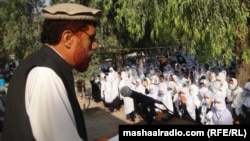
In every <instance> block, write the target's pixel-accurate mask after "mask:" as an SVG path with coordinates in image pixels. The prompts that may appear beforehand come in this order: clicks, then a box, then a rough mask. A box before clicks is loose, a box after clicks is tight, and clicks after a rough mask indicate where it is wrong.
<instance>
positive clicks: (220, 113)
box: [209, 95, 233, 125]
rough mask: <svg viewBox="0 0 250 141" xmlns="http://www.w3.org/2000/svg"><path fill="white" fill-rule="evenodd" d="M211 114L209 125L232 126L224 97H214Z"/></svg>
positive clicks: (230, 114)
mask: <svg viewBox="0 0 250 141" xmlns="http://www.w3.org/2000/svg"><path fill="white" fill-rule="evenodd" d="M212 113H213V114H212V120H211V122H210V123H209V124H210V125H233V117H232V113H231V112H230V111H229V109H228V108H227V106H226V103H225V97H224V96H222V95H217V96H215V97H214V101H213V109H212Z"/></svg>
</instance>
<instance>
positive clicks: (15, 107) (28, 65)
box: [2, 46, 87, 141]
mask: <svg viewBox="0 0 250 141" xmlns="http://www.w3.org/2000/svg"><path fill="white" fill-rule="evenodd" d="M36 66H43V67H48V68H51V69H52V70H54V71H55V72H56V74H57V75H58V76H59V77H60V78H61V79H62V81H63V83H64V86H65V88H66V90H67V93H68V98H69V101H70V104H71V107H72V110H73V113H74V117H75V121H76V125H77V131H78V134H79V136H80V137H81V138H82V139H83V140H84V141H87V131H86V127H85V121H84V117H83V113H82V110H81V108H80V106H79V103H78V101H77V97H76V93H75V89H74V79H73V74H72V70H73V68H72V67H71V66H70V65H69V64H67V63H66V62H65V61H64V60H63V59H62V58H61V57H60V56H59V55H58V54H57V53H56V52H55V51H53V50H52V49H51V48H49V47H47V46H44V47H43V48H41V49H40V50H39V51H37V52H36V53H34V54H32V55H31V56H29V57H28V58H26V59H25V60H24V61H22V62H20V65H19V66H18V68H16V70H15V72H14V75H13V76H12V77H11V80H10V83H9V86H8V92H7V100H6V112H5V117H4V124H3V133H2V135H3V136H2V137H3V140H4V141H34V140H35V139H34V136H33V134H32V130H31V125H30V122H29V118H28V115H27V113H26V110H25V86H26V78H27V75H28V73H29V71H30V70H31V69H32V68H34V67H36ZM58 118H59V117H58ZM65 128H67V127H65ZM51 134H53V133H51Z"/></svg>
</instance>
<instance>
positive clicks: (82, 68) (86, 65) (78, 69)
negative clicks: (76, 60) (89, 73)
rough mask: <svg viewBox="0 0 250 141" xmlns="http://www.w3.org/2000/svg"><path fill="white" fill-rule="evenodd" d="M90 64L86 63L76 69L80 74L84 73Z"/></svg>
mask: <svg viewBox="0 0 250 141" xmlns="http://www.w3.org/2000/svg"><path fill="white" fill-rule="evenodd" d="M88 67H89V63H84V64H82V65H79V66H77V67H76V68H75V69H76V70H77V71H79V72H84V71H86V70H87V69H88Z"/></svg>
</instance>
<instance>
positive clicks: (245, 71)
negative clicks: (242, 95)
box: [236, 63, 250, 88]
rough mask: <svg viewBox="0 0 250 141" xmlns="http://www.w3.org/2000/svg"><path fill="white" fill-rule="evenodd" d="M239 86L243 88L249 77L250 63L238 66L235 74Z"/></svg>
mask: <svg viewBox="0 0 250 141" xmlns="http://www.w3.org/2000/svg"><path fill="white" fill-rule="evenodd" d="M236 77H237V79H238V83H239V86H241V87H242V88H244V85H245V83H246V82H247V81H248V80H249V79H250V63H248V64H245V65H243V67H240V68H238V73H237V74H236Z"/></svg>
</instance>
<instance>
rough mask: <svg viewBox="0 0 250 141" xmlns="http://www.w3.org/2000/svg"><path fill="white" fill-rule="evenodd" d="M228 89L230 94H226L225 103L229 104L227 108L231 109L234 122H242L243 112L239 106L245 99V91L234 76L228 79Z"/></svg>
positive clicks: (237, 123)
mask: <svg viewBox="0 0 250 141" xmlns="http://www.w3.org/2000/svg"><path fill="white" fill-rule="evenodd" d="M235 84H236V85H235ZM229 89H230V90H231V94H230V95H229V96H227V98H226V103H227V105H229V106H228V107H229V109H231V112H232V115H233V119H234V124H236V125H239V124H243V119H244V117H243V115H244V113H243V111H242V109H241V107H242V104H243V100H244V99H245V92H244V90H243V88H241V87H240V86H239V85H238V81H237V80H236V79H235V78H231V79H230V80H229Z"/></svg>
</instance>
